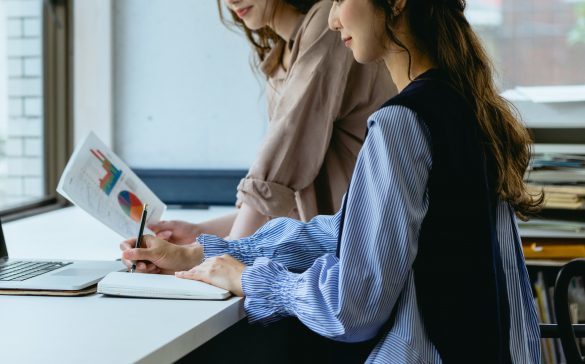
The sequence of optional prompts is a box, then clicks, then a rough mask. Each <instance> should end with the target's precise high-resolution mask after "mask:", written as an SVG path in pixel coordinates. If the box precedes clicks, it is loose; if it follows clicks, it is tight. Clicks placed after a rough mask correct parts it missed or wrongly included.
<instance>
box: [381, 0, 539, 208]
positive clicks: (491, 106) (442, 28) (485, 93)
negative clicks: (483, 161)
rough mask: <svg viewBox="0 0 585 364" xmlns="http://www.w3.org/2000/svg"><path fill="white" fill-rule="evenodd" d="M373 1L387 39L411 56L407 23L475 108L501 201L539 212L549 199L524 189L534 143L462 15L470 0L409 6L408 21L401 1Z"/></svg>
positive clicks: (417, 0)
mask: <svg viewBox="0 0 585 364" xmlns="http://www.w3.org/2000/svg"><path fill="white" fill-rule="evenodd" d="M370 1H371V2H372V4H373V5H374V7H375V8H376V9H378V10H382V11H383V13H384V15H385V31H386V35H387V36H388V37H389V39H390V40H391V41H392V42H394V43H396V44H397V45H398V46H399V47H402V48H404V49H405V50H406V51H407V52H408V49H407V48H406V47H405V46H404V44H403V43H402V42H401V41H400V39H399V37H398V36H397V35H396V33H395V32H394V30H393V29H394V27H395V25H396V22H397V20H398V19H399V17H401V16H405V17H406V18H405V19H404V20H406V21H407V22H408V25H409V27H410V31H411V33H412V35H413V36H414V41H415V45H416V47H417V48H418V49H419V50H420V51H421V52H423V53H425V54H426V55H427V56H429V57H430V58H431V60H433V62H435V64H436V65H437V66H438V68H439V69H441V70H442V71H443V72H444V73H446V75H447V77H448V79H449V82H450V83H451V84H452V86H453V87H454V88H455V89H456V90H457V92H458V93H459V94H461V95H462V96H463V97H465V99H466V100H467V102H468V103H469V104H470V105H471V106H472V108H473V111H474V112H475V115H476V117H477V120H478V121H479V125H480V128H481V130H482V132H483V134H484V136H485V140H486V143H485V146H484V150H485V151H486V153H489V155H491V156H493V159H494V162H495V169H496V173H497V176H496V181H497V182H496V192H497V194H498V195H499V197H500V198H501V199H502V200H504V201H508V202H509V203H510V204H511V205H512V206H513V207H514V208H515V209H516V212H517V214H518V215H519V217H521V218H525V217H526V215H529V214H534V213H536V212H538V211H539V210H540V208H541V206H542V203H543V200H544V196H543V195H542V194H540V195H531V194H530V193H529V192H528V191H527V189H526V185H525V183H524V173H525V171H526V168H527V167H528V163H529V162H530V156H531V146H532V139H531V137H530V135H529V134H528V131H527V130H526V128H525V127H524V126H523V125H522V123H521V122H520V120H519V119H518V118H517V117H516V115H515V112H514V110H515V109H514V107H513V106H512V105H511V104H510V103H509V102H508V101H506V100H505V99H504V98H503V97H501V96H500V95H499V94H498V92H497V90H496V86H495V84H494V80H493V66H492V64H491V61H490V59H489V57H488V56H487V53H486V51H485V50H484V48H483V46H482V44H481V41H480V40H479V37H478V36H477V35H476V34H475V32H474V31H473V30H472V28H471V26H470V25H469V22H468V21H467V19H466V18H465V15H464V14H463V11H464V10H465V5H466V4H465V0H407V1H406V5H405V8H404V9H403V11H402V13H401V14H403V15H401V14H398V12H397V11H396V10H397V9H396V2H397V0H370ZM408 54H409V56H410V52H408ZM409 74H410V70H409Z"/></svg>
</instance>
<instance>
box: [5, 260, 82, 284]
mask: <svg viewBox="0 0 585 364" xmlns="http://www.w3.org/2000/svg"><path fill="white" fill-rule="evenodd" d="M69 264H72V262H24V261H14V262H8V263H5V264H1V265H0V281H25V280H27V279H30V278H33V277H36V276H38V275H41V274H45V273H48V272H51V271H53V270H55V269H59V268H63V267H65V266H67V265H69Z"/></svg>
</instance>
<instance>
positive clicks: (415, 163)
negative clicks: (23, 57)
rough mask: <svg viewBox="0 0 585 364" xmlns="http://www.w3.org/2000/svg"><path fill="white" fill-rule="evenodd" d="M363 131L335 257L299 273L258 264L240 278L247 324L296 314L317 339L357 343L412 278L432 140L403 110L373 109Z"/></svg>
mask: <svg viewBox="0 0 585 364" xmlns="http://www.w3.org/2000/svg"><path fill="white" fill-rule="evenodd" d="M369 128H370V129H369V134H368V137H367V139H366V142H365V144H364V146H363V148H362V151H361V152H360V155H359V157H358V161H357V164H356V169H355V171H354V177H353V180H352V182H351V186H350V190H349V195H348V199H347V204H346V206H345V209H346V216H345V220H344V227H343V236H342V238H341V251H340V257H339V258H338V257H336V256H335V254H333V253H329V254H325V255H323V256H321V257H320V258H318V259H317V260H316V261H315V262H314V263H313V264H312V266H311V267H310V268H309V269H307V270H306V271H305V272H303V273H301V274H296V273H292V272H290V271H288V270H287V269H286V268H285V267H284V266H283V265H282V264H279V263H278V262H275V261H272V260H270V259H258V260H256V261H255V262H254V265H253V266H251V267H248V268H246V270H245V271H244V273H243V276H242V286H243V290H244V293H245V295H246V300H245V308H246V311H247V313H248V316H249V318H250V320H251V321H271V320H274V319H278V318H279V317H282V316H289V315H294V316H297V317H298V318H299V319H300V320H301V321H302V322H303V323H304V324H305V325H306V326H308V327H309V328H310V329H312V330H313V331H315V332H317V333H318V334H320V335H323V336H325V337H329V338H332V339H335V340H339V341H346V342H358V341H363V340H367V339H370V338H372V337H374V336H375V335H376V334H377V332H378V330H379V329H380V327H381V326H382V325H383V324H384V323H385V322H386V321H387V320H388V318H389V316H390V314H391V312H392V309H393V307H394V305H395V304H396V302H397V300H398V297H399V296H400V293H401V291H402V289H403V286H404V285H405V282H406V280H407V277H408V276H409V274H411V266H412V263H413V261H414V258H415V256H416V252H417V240H418V234H419V230H420V226H421V224H422V220H423V218H424V216H425V213H426V210H427V207H428V196H427V193H426V186H427V179H428V176H429V172H430V167H431V152H430V140H429V138H430V137H429V134H428V130H427V129H426V126H425V125H424V124H423V122H422V121H420V120H418V118H417V116H416V115H415V114H414V113H413V112H412V111H411V110H409V109H406V108H404V107H394V106H393V107H386V108H384V109H381V110H379V111H378V112H376V113H375V114H374V115H373V116H372V117H371V119H370V120H369ZM305 243H306V242H305ZM311 243H314V242H311Z"/></svg>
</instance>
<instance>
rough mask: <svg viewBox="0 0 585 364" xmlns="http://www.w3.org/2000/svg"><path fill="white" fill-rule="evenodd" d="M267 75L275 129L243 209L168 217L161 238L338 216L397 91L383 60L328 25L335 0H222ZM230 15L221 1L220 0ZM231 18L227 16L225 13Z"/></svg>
mask: <svg viewBox="0 0 585 364" xmlns="http://www.w3.org/2000/svg"><path fill="white" fill-rule="evenodd" d="M223 1H224V2H225V4H226V6H227V7H228V8H229V10H230V13H231V14H232V17H233V19H234V22H235V24H236V25H237V26H239V27H241V28H243V30H244V32H245V34H246V36H247V37H248V39H249V40H250V42H251V43H252V45H253V48H254V49H255V51H256V55H257V56H258V59H259V61H260V62H259V68H260V70H261V71H262V72H263V73H264V74H265V75H266V77H267V81H268V82H267V87H266V93H267V98H268V115H269V120H270V122H269V128H268V133H267V135H266V138H265V140H264V142H263V145H262V147H261V149H260V152H259V154H258V156H257V158H256V161H255V162H254V163H253V165H252V167H251V168H250V170H249V172H248V174H247V176H246V177H245V178H244V179H242V180H241V181H240V184H239V186H238V192H237V206H238V207H239V209H238V211H237V212H236V213H234V214H231V215H228V216H224V217H221V218H218V219H214V220H210V221H206V222H203V223H198V224H190V223H187V222H182V221H163V222H160V223H159V224H156V225H153V226H150V228H151V229H152V230H153V231H154V232H156V233H157V236H159V237H161V238H163V239H166V240H169V241H170V242H174V243H178V244H187V243H191V242H193V241H194V240H195V238H196V237H197V236H198V235H199V234H202V233H206V234H214V235H218V236H229V238H233V239H236V238H239V237H243V236H248V235H251V234H252V233H253V232H255V231H256V230H257V229H258V228H259V227H260V226H262V225H263V224H264V223H266V221H267V220H269V219H270V218H273V217H278V216H289V217H294V218H298V219H302V220H304V221H307V220H309V219H311V218H312V217H313V216H315V215H317V214H333V213H335V212H336V211H337V210H338V209H339V208H340V205H341V202H342V201H341V200H342V196H343V194H344V192H345V190H346V189H347V185H348V182H349V179H350V177H351V173H352V170H353V167H354V163H355V160H356V157H357V154H358V152H359V150H360V147H361V145H362V143H363V140H364V134H365V127H366V122H365V121H366V119H367V117H368V115H370V114H371V113H372V112H373V111H374V110H375V109H376V108H377V107H379V106H380V105H381V104H382V103H383V102H384V101H386V100H387V99H389V98H390V97H391V96H393V95H394V94H395V88H394V84H393V83H392V81H391V80H390V78H389V77H388V72H385V69H384V66H383V65H382V64H380V65H373V66H372V65H369V66H366V65H360V64H358V63H356V62H355V61H354V60H353V57H352V53H351V52H350V51H349V50H348V49H346V47H345V46H344V44H343V42H342V41H341V39H340V37H339V35H338V34H336V33H335V32H332V31H330V30H329V28H328V25H327V20H328V16H329V10H330V8H331V4H332V3H331V1H330V0H323V1H316V0H313V1H312V0H223ZM218 6H219V8H220V14H221V0H218ZM222 19H223V16H222Z"/></svg>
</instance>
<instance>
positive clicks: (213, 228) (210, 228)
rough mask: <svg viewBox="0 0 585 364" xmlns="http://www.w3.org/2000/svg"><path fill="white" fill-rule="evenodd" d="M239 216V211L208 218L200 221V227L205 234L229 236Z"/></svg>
mask: <svg viewBox="0 0 585 364" xmlns="http://www.w3.org/2000/svg"><path fill="white" fill-rule="evenodd" d="M236 216H238V213H237V212H234V213H231V214H228V215H224V216H220V217H217V218H215V219H211V220H207V221H204V222H202V223H199V224H198V225H199V228H200V230H201V233H203V234H211V235H216V236H221V237H224V236H227V235H228V234H229V233H230V231H231V230H232V226H233V224H234V221H235V220H236Z"/></svg>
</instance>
